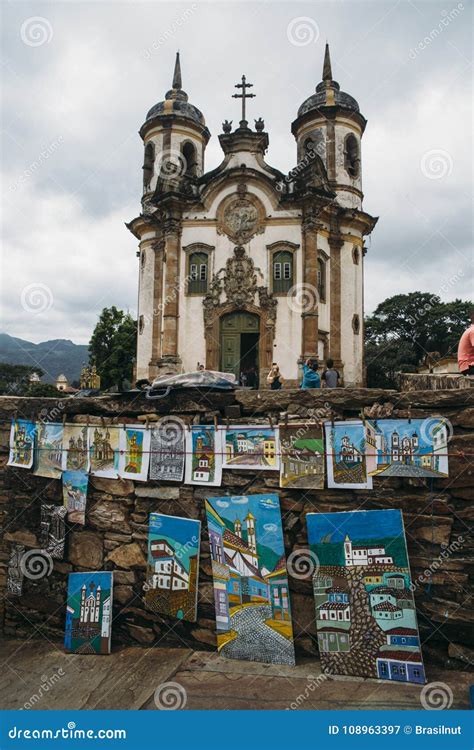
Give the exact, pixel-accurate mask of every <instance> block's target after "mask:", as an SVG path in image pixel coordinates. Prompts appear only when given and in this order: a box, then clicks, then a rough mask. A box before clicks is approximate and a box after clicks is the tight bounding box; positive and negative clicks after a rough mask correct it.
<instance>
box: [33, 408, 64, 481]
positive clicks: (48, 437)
mask: <svg viewBox="0 0 474 750" xmlns="http://www.w3.org/2000/svg"><path fill="white" fill-rule="evenodd" d="M36 436H37V437H36V449H35V471H34V473H35V474H36V476H38V477H47V478H48V479H61V471H62V470H61V466H62V456H63V454H62V451H63V426H62V424H56V423H54V422H51V423H49V424H44V423H43V422H37V423H36Z"/></svg>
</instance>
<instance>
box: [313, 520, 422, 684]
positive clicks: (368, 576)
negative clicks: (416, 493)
mask: <svg viewBox="0 0 474 750" xmlns="http://www.w3.org/2000/svg"><path fill="white" fill-rule="evenodd" d="M306 520H307V524H308V540H309V544H310V547H311V552H312V553H313V554H314V555H316V556H317V558H318V560H319V570H317V571H316V573H315V575H314V578H313V589H314V597H315V604H316V627H317V631H318V645H319V653H320V657H321V667H322V670H323V672H324V673H326V674H339V675H358V676H360V677H378V678H380V679H384V680H394V681H396V682H416V683H424V682H425V672H424V667H423V661H422V656H421V649H420V636H419V633H418V625H417V620H416V612H415V603H414V600H413V593H412V590H411V588H410V587H411V577H410V568H409V564H408V553H407V547H406V540H405V531H404V528H403V519H402V514H401V512H400V511H399V510H367V511H365V510H359V511H353V512H346V513H325V514H323V513H308V515H307V516H306Z"/></svg>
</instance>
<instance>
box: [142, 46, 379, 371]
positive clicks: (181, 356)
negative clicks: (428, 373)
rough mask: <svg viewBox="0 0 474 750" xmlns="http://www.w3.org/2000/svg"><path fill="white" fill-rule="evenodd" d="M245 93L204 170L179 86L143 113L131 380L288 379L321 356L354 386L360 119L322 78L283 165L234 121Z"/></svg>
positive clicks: (201, 132)
mask: <svg viewBox="0 0 474 750" xmlns="http://www.w3.org/2000/svg"><path fill="white" fill-rule="evenodd" d="M251 89H252V85H251V84H248V83H247V82H246V80H245V77H243V78H242V83H240V84H238V86H237V90H238V92H239V93H237V94H235V95H234V96H236V97H238V98H239V99H240V100H241V103H242V119H241V120H240V123H239V126H238V127H237V128H236V129H234V130H233V129H232V123H231V122H228V121H227V120H226V121H225V122H224V123H223V132H222V134H221V135H220V136H219V141H220V145H221V147H222V150H223V160H222V162H221V164H220V165H219V166H218V167H217V168H216V169H213V170H212V171H209V172H206V171H205V151H206V146H207V143H208V141H209V138H210V133H209V131H208V129H207V127H206V124H205V120H204V116H203V115H202V113H201V112H200V111H199V110H198V109H197V108H196V107H195V106H193V105H192V104H190V103H189V101H188V96H187V94H186V93H185V91H183V89H182V81H181V69H180V61H179V56H177V59H176V65H175V71H174V77H173V84H172V89H171V90H170V91H168V93H167V94H166V97H165V100H164V101H163V102H159V103H158V104H156V105H155V106H154V107H152V109H151V110H150V111H149V112H148V114H147V117H146V121H145V123H144V124H143V125H142V127H141V129H140V135H141V137H142V139H143V141H144V145H145V155H144V165H143V197H142V212H141V214H140V215H139V216H138V217H137V218H135V219H133V220H132V221H131V222H130V223H129V224H127V226H128V228H129V229H130V231H131V232H132V233H133V234H134V236H135V237H136V238H137V240H138V241H139V301H138V343H137V360H136V372H135V375H136V378H137V379H142V378H147V379H153V378H154V377H156V376H157V375H160V374H165V373H170V372H182V371H192V370H195V369H196V368H197V364H198V363H201V364H203V365H204V366H205V367H206V369H211V370H223V371H229V372H234V373H235V374H236V376H237V377H238V376H239V375H240V374H241V373H242V372H245V371H247V370H252V369H254V371H256V372H257V373H258V374H259V378H260V384H261V385H263V384H264V382H265V376H266V374H267V372H268V370H269V368H270V366H271V364H272V362H277V363H278V364H279V365H280V369H281V371H282V374H283V376H284V377H285V378H286V379H287V380H289V381H290V383H291V382H292V381H293V382H294V383H296V382H297V379H298V377H299V372H300V366H301V363H302V362H303V361H304V360H305V359H307V358H308V357H317V358H318V359H319V360H322V359H323V358H327V357H331V358H332V359H333V360H334V363H335V366H336V367H337V369H338V370H339V371H340V373H341V375H342V377H343V382H344V383H345V384H346V385H351V384H352V385H356V384H357V385H360V384H362V383H363V382H364V358H363V311H364V310H363V304H364V280H363V278H364V256H365V253H366V248H365V244H364V238H365V237H366V236H367V235H369V234H370V233H371V232H372V230H373V228H374V226H375V224H376V221H377V219H376V218H374V217H372V216H370V215H369V214H368V213H366V212H365V211H364V210H363V208H362V201H363V194H362V174H361V172H362V169H361V139H362V135H363V132H364V129H365V126H366V120H365V119H364V117H363V116H362V114H361V113H360V111H359V106H358V104H357V102H356V101H355V99H354V98H353V97H352V96H350V95H349V94H346V93H344V92H342V91H341V90H340V87H339V84H338V83H337V82H336V81H334V80H333V79H332V71H331V62H330V58H329V49H328V47H326V53H325V59H324V68H323V80H322V81H321V82H320V83H319V84H318V85H317V87H316V91H315V93H314V94H313V95H311V96H310V97H309V98H308V99H307V100H306V101H305V102H303V104H302V105H301V106H300V108H299V110H298V115H297V118H296V119H295V121H294V122H293V124H292V133H293V135H294V137H295V140H296V150H295V164H296V166H295V168H294V169H293V170H292V171H291V172H290V173H289V174H287V175H285V174H283V173H282V172H281V171H279V170H278V169H276V168H274V167H272V166H270V165H269V164H267V162H266V161H265V153H266V151H267V148H268V143H269V139H268V134H267V133H266V132H265V130H264V127H265V126H264V122H263V120H262V119H261V118H259V119H257V120H255V127H254V129H252V128H251V127H249V124H248V121H247V119H246V109H245V107H246V103H247V99H248V98H250V97H252V96H253V94H252V93H249V92H250V91H251Z"/></svg>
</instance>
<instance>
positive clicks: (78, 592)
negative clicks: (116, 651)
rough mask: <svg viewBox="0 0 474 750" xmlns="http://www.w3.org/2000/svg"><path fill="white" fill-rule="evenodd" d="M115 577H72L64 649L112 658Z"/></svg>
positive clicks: (101, 573) (100, 573) (104, 573)
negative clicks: (109, 655) (105, 655)
mask: <svg viewBox="0 0 474 750" xmlns="http://www.w3.org/2000/svg"><path fill="white" fill-rule="evenodd" d="M112 587H113V573H111V572H107V571H94V572H92V573H70V574H69V584H68V590H67V607H66V625H65V634H64V647H65V649H66V651H67V652H68V653H73V654H110V639H111V632H112Z"/></svg>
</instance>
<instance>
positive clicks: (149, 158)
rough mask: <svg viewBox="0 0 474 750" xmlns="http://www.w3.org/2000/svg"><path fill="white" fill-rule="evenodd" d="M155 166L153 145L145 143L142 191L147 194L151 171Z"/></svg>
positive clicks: (151, 176)
mask: <svg viewBox="0 0 474 750" xmlns="http://www.w3.org/2000/svg"><path fill="white" fill-rule="evenodd" d="M154 165H155V146H154V144H153V143H151V142H150V143H147V144H146V146H145V158H144V161H143V190H144V191H145V192H147V191H148V190H149V189H150V184H151V180H152V178H153V169H154Z"/></svg>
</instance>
